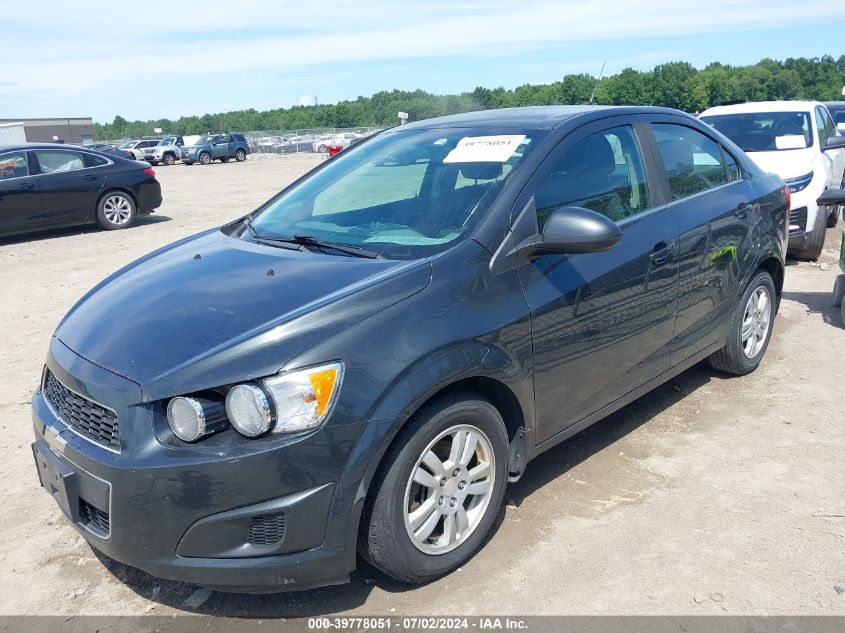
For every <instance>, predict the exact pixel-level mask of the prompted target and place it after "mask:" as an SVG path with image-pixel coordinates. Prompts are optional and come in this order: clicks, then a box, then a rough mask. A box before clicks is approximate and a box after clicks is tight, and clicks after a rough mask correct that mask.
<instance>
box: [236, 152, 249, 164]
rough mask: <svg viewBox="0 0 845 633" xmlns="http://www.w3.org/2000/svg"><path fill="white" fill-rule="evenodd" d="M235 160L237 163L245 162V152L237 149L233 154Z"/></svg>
mask: <svg viewBox="0 0 845 633" xmlns="http://www.w3.org/2000/svg"><path fill="white" fill-rule="evenodd" d="M235 160H236V161H238V162H239V163H242V162H244V161H245V160H246V152H245V151H243V150H242V149H239V150H238V151H237V152H235Z"/></svg>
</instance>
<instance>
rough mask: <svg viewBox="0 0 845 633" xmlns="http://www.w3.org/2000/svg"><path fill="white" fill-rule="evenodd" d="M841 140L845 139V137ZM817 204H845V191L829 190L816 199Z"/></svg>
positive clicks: (822, 205) (821, 205)
mask: <svg viewBox="0 0 845 633" xmlns="http://www.w3.org/2000/svg"><path fill="white" fill-rule="evenodd" d="M841 138H843V139H845V136H843V137H841ZM843 147H845V146H843ZM816 204H817V205H819V206H820V207H824V206H830V205H835V204H845V189H828V190H827V191H825V192H824V193H823V194H822V195H820V196H819V197H818V198H816Z"/></svg>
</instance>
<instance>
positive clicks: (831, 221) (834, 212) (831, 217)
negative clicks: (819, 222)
mask: <svg viewBox="0 0 845 633" xmlns="http://www.w3.org/2000/svg"><path fill="white" fill-rule="evenodd" d="M838 222H839V205H836V206H834V207H831V211H830V213H828V214H827V228H829V229H833V228H836V224H837V223H838Z"/></svg>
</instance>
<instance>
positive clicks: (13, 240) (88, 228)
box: [0, 214, 173, 247]
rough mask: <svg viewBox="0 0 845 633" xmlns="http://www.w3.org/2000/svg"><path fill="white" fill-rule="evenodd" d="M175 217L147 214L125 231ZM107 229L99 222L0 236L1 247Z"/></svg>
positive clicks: (102, 231) (99, 231) (101, 231)
mask: <svg viewBox="0 0 845 633" xmlns="http://www.w3.org/2000/svg"><path fill="white" fill-rule="evenodd" d="M172 219H173V218H171V217H169V216H166V215H159V214H154V215H145V216H143V217H140V218H138V219H136V220H135V223H134V224H133V225H132V226H130V227H129V228H128V229H122V230H124V231H131V230H132V229H134V228H136V227H139V226H148V225H152V224H161V223H162V222H170V221H171V220H172ZM108 232H110V231H106V229H104V228H102V227H101V226H99V225H97V224H83V225H79V226H69V227H66V228H61V229H48V230H44V231H38V232H37V233H36V232H33V233H21V234H19V235H9V236H8V237H0V247H2V246H5V245H9V244H23V243H25V242H40V241H42V240H51V239H54V238H57V237H67V236H69V235H86V234H87V233H108Z"/></svg>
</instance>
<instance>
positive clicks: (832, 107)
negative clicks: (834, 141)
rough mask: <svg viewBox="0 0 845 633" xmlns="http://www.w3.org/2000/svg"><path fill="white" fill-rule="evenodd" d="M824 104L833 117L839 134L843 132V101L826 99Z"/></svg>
mask: <svg viewBox="0 0 845 633" xmlns="http://www.w3.org/2000/svg"><path fill="white" fill-rule="evenodd" d="M824 105H825V107H826V108H827V111H828V112H830V116H832V117H833V122H834V123H836V129H837V130H839V133H840V134H845V101H828V102H827V103H825V104H824Z"/></svg>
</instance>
